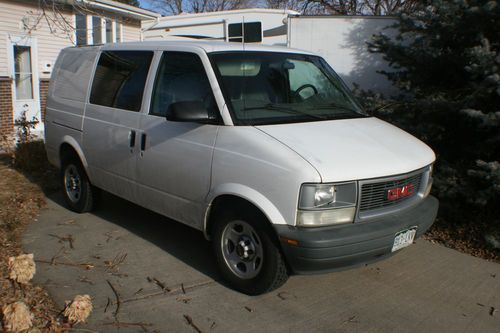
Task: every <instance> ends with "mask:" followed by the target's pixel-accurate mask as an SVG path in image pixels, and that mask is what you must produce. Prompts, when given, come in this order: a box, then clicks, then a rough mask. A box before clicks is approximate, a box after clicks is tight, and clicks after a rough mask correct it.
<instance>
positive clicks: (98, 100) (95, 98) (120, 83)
mask: <svg viewBox="0 0 500 333" xmlns="http://www.w3.org/2000/svg"><path fill="white" fill-rule="evenodd" d="M152 59H153V52H151V51H106V52H103V53H101V56H100V58H99V62H98V64H97V68H96V70H95V74H94V81H93V82H92V90H91V93H90V103H92V104H97V105H102V106H108V107H113V108H118V109H122V110H129V111H139V110H140V109H141V104H142V95H143V93H144V87H145V85H146V79H147V76H148V71H149V65H150V64H151V60H152Z"/></svg>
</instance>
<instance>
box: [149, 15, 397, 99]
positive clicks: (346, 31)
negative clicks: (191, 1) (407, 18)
mask: <svg viewBox="0 0 500 333" xmlns="http://www.w3.org/2000/svg"><path fill="white" fill-rule="evenodd" d="M395 22H396V21H395V19H394V18H393V17H376V16H332V15H329V16H304V15H300V14H299V13H298V12H295V11H291V10H276V9H262V8H256V9H242V10H229V11H221V12H211V13H198V14H181V15H175V16H164V17H161V18H158V19H156V20H154V21H149V22H146V23H144V24H143V29H144V39H145V40H191V41H193V40H200V41H201V40H218V41H225V42H235V43H244V44H265V45H280V46H287V47H291V48H297V49H302V50H307V51H310V52H313V53H316V54H319V55H321V56H322V57H323V58H325V60H326V61H327V62H328V63H329V64H330V65H331V66H332V67H333V69H335V71H336V72H337V73H338V74H339V75H340V76H341V77H342V79H343V80H344V81H345V82H346V83H347V84H348V85H349V86H350V87H351V88H352V87H353V86H354V84H356V85H358V86H359V87H360V88H362V89H365V90H372V91H375V92H379V93H383V94H386V95H394V94H397V93H399V90H398V89H397V88H396V87H394V86H393V85H392V84H391V82H390V81H388V80H387V78H386V77H385V76H384V75H382V74H380V73H379V71H383V70H388V69H389V66H388V63H387V62H386V61H385V60H384V59H383V57H382V56H381V55H380V54H373V53H370V52H368V49H367V44H366V43H367V42H368V41H370V39H371V36H372V35H373V34H377V33H384V34H386V35H388V36H393V35H394V34H395V30H394V29H393V28H392V27H391V26H392V25H393V24H394V23H395Z"/></svg>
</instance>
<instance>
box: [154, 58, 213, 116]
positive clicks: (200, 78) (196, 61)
mask: <svg viewBox="0 0 500 333" xmlns="http://www.w3.org/2000/svg"><path fill="white" fill-rule="evenodd" d="M194 101H196V102H201V103H203V105H204V106H205V107H206V108H207V110H209V112H212V113H213V114H217V106H216V103H215V98H214V95H213V93H212V88H211V87H210V82H209V81H208V77H207V74H206V72H205V68H204V67H203V63H202V62H201V59H200V57H198V56H197V55H196V54H194V53H188V52H164V53H163V55H162V59H161V62H160V66H159V68H158V74H157V76H156V81H155V86H154V89H153V95H152V98H151V108H150V111H149V113H150V114H152V115H155V116H165V115H166V114H167V112H168V110H169V107H170V105H172V104H173V103H176V102H194Z"/></svg>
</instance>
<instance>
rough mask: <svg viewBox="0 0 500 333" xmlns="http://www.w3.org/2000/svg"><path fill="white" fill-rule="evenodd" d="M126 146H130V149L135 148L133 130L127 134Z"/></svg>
mask: <svg viewBox="0 0 500 333" xmlns="http://www.w3.org/2000/svg"><path fill="white" fill-rule="evenodd" d="M128 145H129V146H130V148H134V147H135V131H134V130H130V133H129V134H128Z"/></svg>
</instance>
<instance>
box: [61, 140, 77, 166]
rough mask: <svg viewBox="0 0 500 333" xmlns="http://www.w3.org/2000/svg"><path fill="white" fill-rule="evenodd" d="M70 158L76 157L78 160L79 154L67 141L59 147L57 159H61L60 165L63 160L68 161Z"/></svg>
mask: <svg viewBox="0 0 500 333" xmlns="http://www.w3.org/2000/svg"><path fill="white" fill-rule="evenodd" d="M71 158H77V159H78V160H79V161H80V156H79V155H78V153H77V152H76V150H75V148H73V147H72V146H71V145H70V144H69V143H63V144H62V145H61V148H60V149H59V159H60V160H61V166H62V164H63V162H65V161H68V160H69V159H71Z"/></svg>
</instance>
